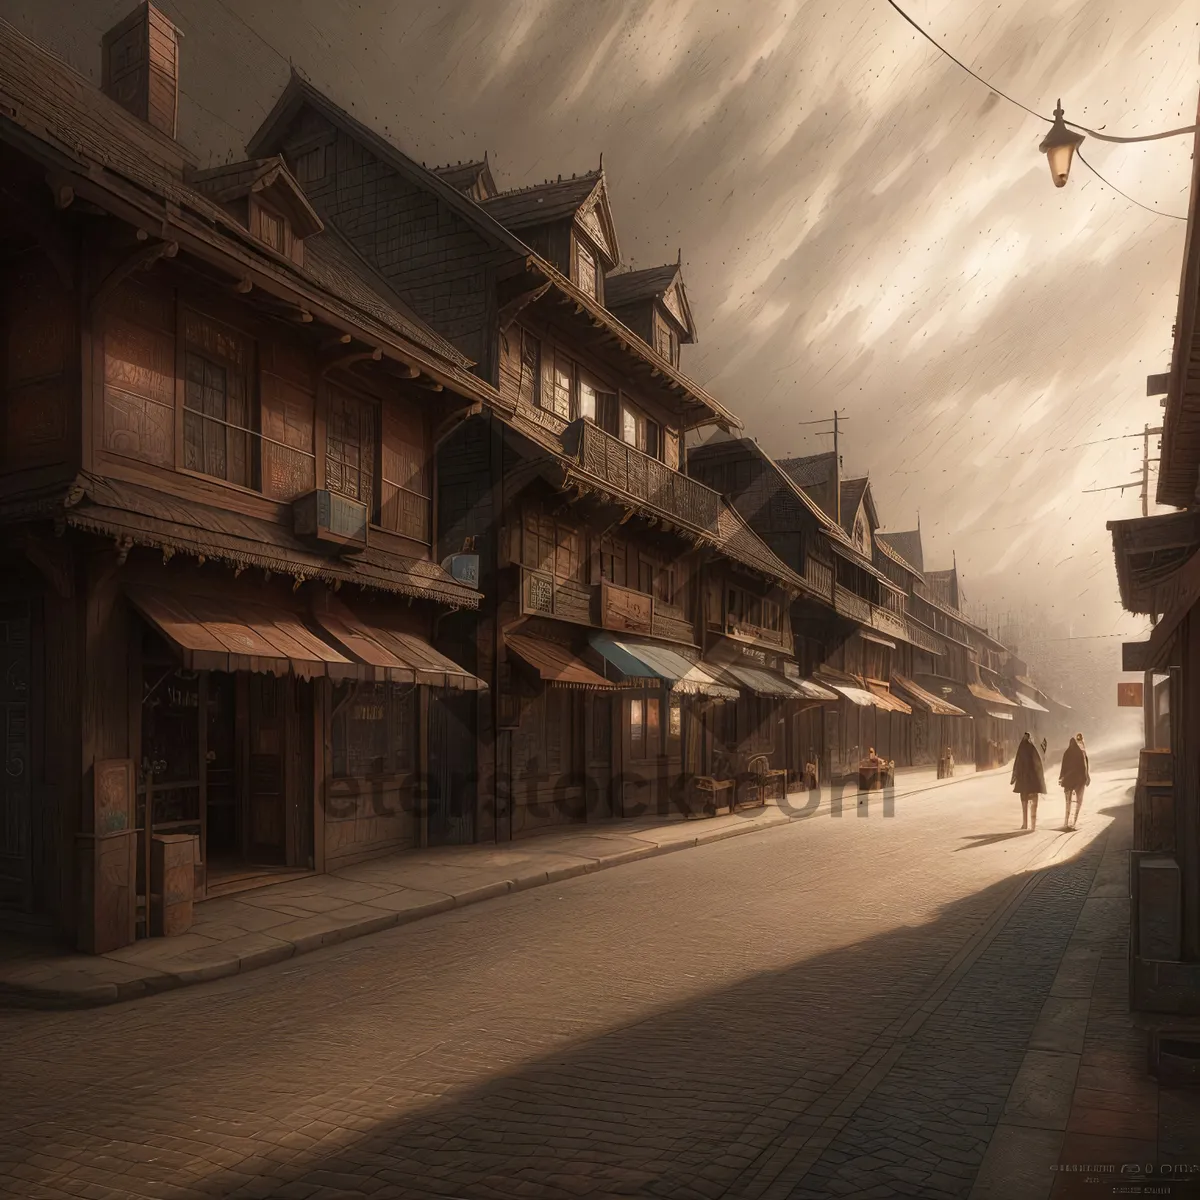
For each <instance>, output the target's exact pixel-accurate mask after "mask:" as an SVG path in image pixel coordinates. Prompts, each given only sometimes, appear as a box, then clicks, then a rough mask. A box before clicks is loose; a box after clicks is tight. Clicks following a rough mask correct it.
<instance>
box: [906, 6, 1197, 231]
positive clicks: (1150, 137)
mask: <svg viewBox="0 0 1200 1200" xmlns="http://www.w3.org/2000/svg"><path fill="white" fill-rule="evenodd" d="M887 2H888V4H890V5H891V6H892V8H894V9H895V10H896V12H898V13H899V14H900V16H902V17H903V18H904V19H905V20H906V21H907V22H908V23H909V24H910V25H911V26H912V27H913V28H914V29H915V30H916V31H917V32H918V33H919V34H920V35H921V36H922V37H923V38H924V39H925V40H926V41H927V42H928V43H929V44H930V45H931V46H933V47H934V48H935V49H936V50H937V51H939V52H940V53H941V54H944V55H945V56H946V57H947V58H948V59H949V60H950V61H951V62H952V63H954V65H955V66H956V67H960V68H961V69H962V70H964V71H966V73H967V74H968V75H970V76H971V78H972V79H976V80H978V81H979V82H980V83H982V84H983V86H984V87H985V88H987V89H988V91H990V92H994V93H995V94H996V95H997V96H1000V97H1001V98H1002V99H1004V100H1007V101H1008V102H1009V104H1015V105H1016V106H1017V108H1019V109H1021V110H1023V111H1024V112H1027V113H1028V114H1029V115H1030V116H1031V117H1037V119H1038V120H1039V121H1045V122H1046V124H1047V125H1052V124H1053V121H1052V119H1051V118H1050V117H1045V116H1043V115H1042V114H1041V113H1040V112H1037V111H1036V110H1034V109H1032V108H1030V107H1029V105H1028V104H1022V103H1021V101H1020V100H1017V99H1015V98H1014V97H1012V96H1010V95H1009V94H1008V93H1007V92H1004V91H1001V90H1000V89H999V88H998V87H996V85H995V84H994V83H990V82H989V81H988V80H986V79H984V77H983V76H982V75H980V74H979V73H978V72H977V71H973V70H972V69H971V68H970V67H968V66H967V64H966V63H965V62H963V61H962V60H961V59H959V58H955V57H954V55H953V54H951V53H950V51H949V50H947V49H946V47H945V46H943V45H942V44H941V43H940V42H938V41H936V40H935V39H934V37H933V35H932V34H931V33H929V32H928V31H927V30H926V29H924V28H923V27H922V26H920V25H918V24H917V23H916V21H914V20H913V19H912V17H910V16H909V15H908V13H906V12H905V11H904V9H902V8H901V7H900V5H899V4H897V3H896V0H887ZM1064 124H1066V125H1070V126H1071V127H1072V128H1073V129H1080V130H1082V131H1083V132H1084V133H1086V134H1087V135H1088V136H1089V137H1094V138H1096V139H1098V140H1099V141H1102V142H1152V141H1157V140H1159V139H1160V138H1168V137H1175V136H1177V135H1178V134H1183V133H1193V132H1195V129H1196V126H1195V125H1184V126H1181V127H1180V128H1179V129H1167V130H1164V131H1163V132H1162V133H1149V134H1143V135H1142V136H1140V137H1115V136H1113V135H1111V134H1107V133H1099V132H1097V131H1096V130H1095V129H1088V128H1087V127H1086V126H1085V125H1076V124H1075V122H1074V121H1064ZM1079 160H1080V162H1082V163H1083V165H1084V166H1085V167H1087V169H1088V170H1089V171H1091V173H1092V174H1093V175H1095V176H1096V178H1097V179H1099V180H1100V182H1101V183H1103V184H1105V185H1106V186H1107V187H1110V188H1112V190H1113V191H1114V192H1116V193H1117V195H1118V196H1121V197H1123V198H1124V199H1126V200H1128V201H1129V202H1130V203H1131V204H1136V205H1137V206H1138V207H1139V208H1144V209H1145V210H1146V211H1147V212H1151V213H1154V215H1155V216H1157V217H1170V218H1171V219H1172V220H1174V221H1186V220H1187V217H1181V216H1178V215H1177V214H1176V213H1168V212H1163V211H1162V210H1161V209H1158V208H1151V207H1150V205H1148V204H1143V203H1142V202H1141V201H1140V200H1135V199H1134V198H1133V197H1132V196H1130V195H1128V194H1127V193H1125V192H1123V191H1121V189H1120V188H1119V187H1115V186H1114V185H1113V184H1111V183H1109V182H1108V180H1107V179H1105V178H1104V176H1103V175H1101V174H1100V172H1099V171H1097V170H1096V168H1095V167H1093V166H1092V164H1091V163H1090V162H1088V161H1087V160H1086V159H1085V158H1084V157H1083V155H1082V154H1080V155H1079Z"/></svg>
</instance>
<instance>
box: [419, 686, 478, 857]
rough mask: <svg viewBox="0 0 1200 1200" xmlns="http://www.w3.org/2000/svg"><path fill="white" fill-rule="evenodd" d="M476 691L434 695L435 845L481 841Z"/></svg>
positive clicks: (432, 815) (432, 829)
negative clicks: (477, 804) (477, 826)
mask: <svg viewBox="0 0 1200 1200" xmlns="http://www.w3.org/2000/svg"><path fill="white" fill-rule="evenodd" d="M475 707H476V702H475V693H474V692H461V691H449V690H445V689H440V688H439V689H431V690H430V693H429V732H428V737H429V789H428V805H429V844H430V845H431V846H458V845H469V844H470V843H472V842H474V840H475V793H476V785H475Z"/></svg>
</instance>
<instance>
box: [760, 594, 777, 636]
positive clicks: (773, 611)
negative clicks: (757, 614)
mask: <svg viewBox="0 0 1200 1200" xmlns="http://www.w3.org/2000/svg"><path fill="white" fill-rule="evenodd" d="M779 619H780V608H779V605H778V604H776V603H775V601H774V600H764V601H763V604H762V624H763V628H764V629H771V630H774V631H775V632H776V633H778V632H779Z"/></svg>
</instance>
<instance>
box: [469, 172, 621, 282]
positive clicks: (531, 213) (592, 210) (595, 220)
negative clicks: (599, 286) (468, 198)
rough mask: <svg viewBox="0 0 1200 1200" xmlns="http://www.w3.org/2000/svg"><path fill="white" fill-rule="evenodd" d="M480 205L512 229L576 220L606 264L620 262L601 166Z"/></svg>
mask: <svg viewBox="0 0 1200 1200" xmlns="http://www.w3.org/2000/svg"><path fill="white" fill-rule="evenodd" d="M480 207H481V208H482V209H483V210H484V211H485V212H486V213H487V214H488V215H489V216H491V217H492V218H494V219H495V220H497V221H499V222H500V224H501V225H503V226H504V228H505V229H508V230H512V231H513V232H516V231H518V230H521V229H532V228H534V227H536V226H539V225H549V224H553V223H554V222H556V221H567V220H573V221H576V222H578V223H579V224H580V225H581V226H582V227H583V229H584V230H585V232H586V233H587V235H588V236H589V237H590V238H591V239H592V240H593V241H594V242H595V243H596V245H597V247H598V248H599V250H600V253H601V254H602V255H603V256H604V258H605V259H606V260H607V264H608V266H609V267H613V266H616V264H617V263H618V262H620V261H621V251H620V248H619V247H618V245H617V231H616V228H615V227H614V225H613V220H612V212H611V211H610V209H609V205H608V187H607V185H606V184H605V182H604V168H603V167H601V168H600V169H599V170H596V171H589V172H587V174H585V175H572V176H571V178H570V179H562V178H559V179H554V180H547V181H546V182H545V183H535V184H533V185H532V186H531V187H524V188H514V189H512V190H511V191H507V192H499V193H497V194H496V195H494V196H491V197H489V198H488V199H486V200H482V201H480Z"/></svg>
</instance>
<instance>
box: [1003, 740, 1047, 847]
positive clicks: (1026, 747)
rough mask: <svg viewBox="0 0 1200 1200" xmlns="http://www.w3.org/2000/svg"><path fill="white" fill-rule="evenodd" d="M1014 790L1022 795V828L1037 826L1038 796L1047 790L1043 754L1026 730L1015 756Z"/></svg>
mask: <svg viewBox="0 0 1200 1200" xmlns="http://www.w3.org/2000/svg"><path fill="white" fill-rule="evenodd" d="M1011 783H1012V790H1013V791H1014V792H1016V793H1017V794H1018V795H1019V796H1020V797H1021V828H1022V829H1030V830H1033V829H1036V828H1037V810H1038V796H1040V795H1042V793H1044V792H1045V790H1046V772H1045V769H1044V768H1043V766H1042V756H1041V754H1039V753H1038V748H1037V746H1035V745H1034V743H1033V739H1032V738H1031V737H1030V736H1029V731H1028V730H1026V731H1025V734H1024V736H1023V737H1022V738H1021V740H1020V742H1019V743H1018V744H1017V753H1016V755H1015V756H1014V757H1013V769H1012V780H1011Z"/></svg>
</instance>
